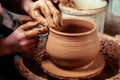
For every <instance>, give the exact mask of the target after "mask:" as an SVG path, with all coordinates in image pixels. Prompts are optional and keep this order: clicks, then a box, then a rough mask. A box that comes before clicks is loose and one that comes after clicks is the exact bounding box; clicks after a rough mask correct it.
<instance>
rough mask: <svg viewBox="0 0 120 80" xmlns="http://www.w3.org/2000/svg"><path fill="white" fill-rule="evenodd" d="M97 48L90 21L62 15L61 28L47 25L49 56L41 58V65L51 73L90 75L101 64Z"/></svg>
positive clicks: (98, 69)
mask: <svg viewBox="0 0 120 80" xmlns="http://www.w3.org/2000/svg"><path fill="white" fill-rule="evenodd" d="M99 51H100V42H99V39H98V35H97V31H96V25H95V23H94V22H92V21H89V20H86V19H80V18H65V19H63V26H62V27H57V28H56V29H52V28H50V32H49V36H48V40H47V43H46V54H47V55H48V57H49V59H48V60H43V61H42V67H43V69H44V70H45V72H47V73H49V74H51V75H53V76H54V75H55V76H61V77H70V78H75V77H76V78H86V77H92V76H95V75H97V74H99V73H100V72H101V71H102V69H103V67H104V65H105V63H104V59H103V56H102V55H101V54H100V53H99ZM96 64H97V65H96ZM49 66H51V67H49ZM56 72H57V73H56Z"/></svg>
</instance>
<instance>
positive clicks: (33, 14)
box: [29, 1, 48, 27]
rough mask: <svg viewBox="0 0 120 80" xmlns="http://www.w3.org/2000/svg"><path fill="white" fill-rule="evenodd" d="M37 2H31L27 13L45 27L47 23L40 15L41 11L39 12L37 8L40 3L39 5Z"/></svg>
mask: <svg viewBox="0 0 120 80" xmlns="http://www.w3.org/2000/svg"><path fill="white" fill-rule="evenodd" d="M38 3H39V2H38V1H36V2H34V3H33V5H32V6H31V7H30V9H29V15H30V16H31V17H32V18H33V19H35V20H37V21H39V23H40V24H41V25H43V26H45V27H46V26H47V25H48V24H47V21H46V20H45V18H44V17H43V16H42V14H41V12H40V10H39V7H40V5H39V4H38Z"/></svg>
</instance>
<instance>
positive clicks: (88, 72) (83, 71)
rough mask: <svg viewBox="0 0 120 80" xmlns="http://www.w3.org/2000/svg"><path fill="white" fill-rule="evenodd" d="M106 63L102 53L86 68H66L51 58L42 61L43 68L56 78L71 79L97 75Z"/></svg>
mask: <svg viewBox="0 0 120 80" xmlns="http://www.w3.org/2000/svg"><path fill="white" fill-rule="evenodd" d="M104 65H105V61H104V58H103V55H102V54H100V55H98V57H96V59H95V60H94V61H93V62H92V63H90V64H89V66H87V67H86V66H85V67H84V68H77V69H74V70H65V69H62V68H60V67H58V66H56V65H55V64H54V63H53V62H52V61H51V60H49V59H44V60H43V61H42V68H43V70H44V71H45V72H46V73H49V74H50V75H51V76H53V77H56V78H70V79H75V78H76V79H78V78H90V77H93V76H95V75H98V74H100V73H101V72H102V70H103V68H104Z"/></svg>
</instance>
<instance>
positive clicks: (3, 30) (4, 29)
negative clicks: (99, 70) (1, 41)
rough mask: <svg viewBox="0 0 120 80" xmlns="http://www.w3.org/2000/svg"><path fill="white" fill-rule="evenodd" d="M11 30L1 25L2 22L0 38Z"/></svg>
mask: <svg viewBox="0 0 120 80" xmlns="http://www.w3.org/2000/svg"><path fill="white" fill-rule="evenodd" d="M12 32H13V30H12V29H10V28H8V27H6V26H5V25H3V24H0V38H1V37H6V36H8V35H10V34H11V33H12Z"/></svg>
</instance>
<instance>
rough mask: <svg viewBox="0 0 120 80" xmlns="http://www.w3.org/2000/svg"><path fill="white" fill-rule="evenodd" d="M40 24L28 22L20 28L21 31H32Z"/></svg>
mask: <svg viewBox="0 0 120 80" xmlns="http://www.w3.org/2000/svg"><path fill="white" fill-rule="evenodd" d="M38 24H39V22H37V21H36V22H27V23H26V24H24V25H22V26H20V29H22V30H24V31H27V30H31V29H32V28H34V27H36V26H37V25H38Z"/></svg>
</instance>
